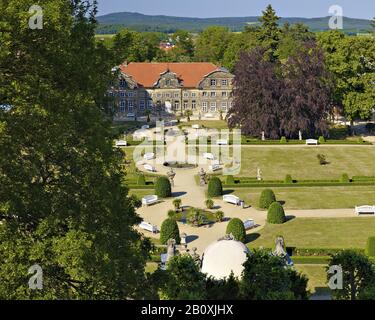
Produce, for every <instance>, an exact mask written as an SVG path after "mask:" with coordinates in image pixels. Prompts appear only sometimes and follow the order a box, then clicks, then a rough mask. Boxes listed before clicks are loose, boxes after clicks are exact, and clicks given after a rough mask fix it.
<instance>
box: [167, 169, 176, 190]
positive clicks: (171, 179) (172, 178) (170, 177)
mask: <svg viewBox="0 0 375 320" xmlns="http://www.w3.org/2000/svg"><path fill="white" fill-rule="evenodd" d="M167 176H168V179H169V181H170V183H171V186H172V187H174V177H175V176H176V172H174V171H173V168H171V171H168V172H167Z"/></svg>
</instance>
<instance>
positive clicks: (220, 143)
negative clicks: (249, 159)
mask: <svg viewBox="0 0 375 320" xmlns="http://www.w3.org/2000/svg"><path fill="white" fill-rule="evenodd" d="M216 144H217V145H219V146H226V145H228V140H227V139H219V140H217V141H216Z"/></svg>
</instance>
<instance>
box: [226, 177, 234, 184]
mask: <svg viewBox="0 0 375 320" xmlns="http://www.w3.org/2000/svg"><path fill="white" fill-rule="evenodd" d="M225 184H235V181H234V178H233V176H227V178H226V179H225Z"/></svg>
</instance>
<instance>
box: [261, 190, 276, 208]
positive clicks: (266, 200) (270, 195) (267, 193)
mask: <svg viewBox="0 0 375 320" xmlns="http://www.w3.org/2000/svg"><path fill="white" fill-rule="evenodd" d="M275 201H276V196H275V194H274V192H273V191H272V190H271V189H264V190H263V191H262V193H261V194H260V198H259V208H261V209H268V208H269V207H270V205H271V204H272V203H274V202H275Z"/></svg>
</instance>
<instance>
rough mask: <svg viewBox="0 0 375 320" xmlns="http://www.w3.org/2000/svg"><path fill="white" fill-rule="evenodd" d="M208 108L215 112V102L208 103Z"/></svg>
mask: <svg viewBox="0 0 375 320" xmlns="http://www.w3.org/2000/svg"><path fill="white" fill-rule="evenodd" d="M210 110H211V111H212V112H215V111H216V102H211V103H210Z"/></svg>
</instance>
